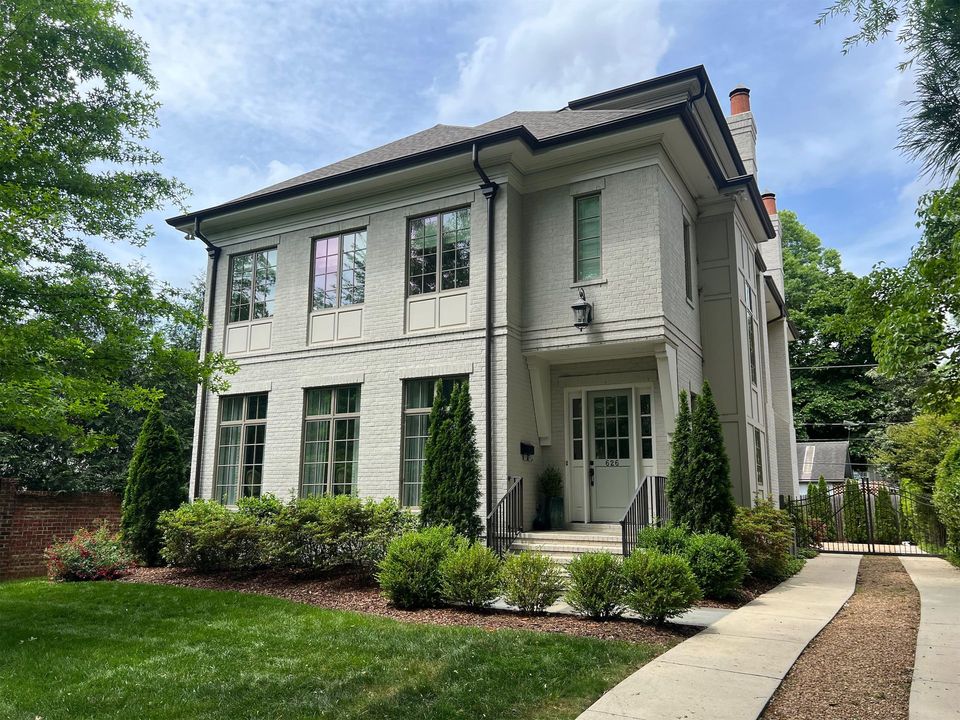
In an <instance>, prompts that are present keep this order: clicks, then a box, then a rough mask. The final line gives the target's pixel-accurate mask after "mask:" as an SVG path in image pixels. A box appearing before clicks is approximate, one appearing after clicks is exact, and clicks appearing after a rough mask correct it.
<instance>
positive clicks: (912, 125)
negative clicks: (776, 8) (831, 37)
mask: <svg viewBox="0 0 960 720" xmlns="http://www.w3.org/2000/svg"><path fill="white" fill-rule="evenodd" d="M838 16H847V17H852V19H853V21H854V23H856V24H857V25H858V26H859V30H858V31H857V32H856V33H854V34H853V35H850V36H848V37H847V38H845V39H844V41H843V52H844V53H847V52H849V51H850V50H851V49H853V48H854V47H855V46H857V45H859V44H860V43H864V44H872V43H875V42H877V41H878V40H879V39H880V38H882V37H884V36H886V35H888V34H890V33H891V32H892V28H894V27H897V28H899V30H898V33H897V41H898V42H899V43H900V45H901V46H902V47H903V49H904V51H905V52H906V56H907V60H906V61H905V62H903V63H901V64H900V70H906V69H907V68H911V69H912V70H913V71H914V73H915V76H916V79H917V94H916V97H915V98H914V99H913V100H910V101H909V102H907V103H906V106H907V108H908V113H909V114H908V116H907V117H906V118H905V119H904V120H903V122H902V123H901V124H900V145H899V147H900V149H901V150H903V151H904V153H906V154H907V155H908V156H909V157H911V158H914V159H916V160H918V161H919V162H920V163H921V166H922V167H923V169H924V171H926V172H927V173H928V174H930V175H933V176H940V177H944V178H946V177H950V176H953V175H955V174H956V172H957V170H958V169H960V8H958V6H957V2H956V0H836V1H835V2H834V4H833V5H832V6H830V7H829V8H827V9H826V10H825V11H824V12H823V13H822V14H821V15H820V17H819V18H818V19H817V23H818V24H821V25H822V24H823V23H824V22H826V21H827V20H828V19H829V18H831V17H834V18H835V17H838Z"/></svg>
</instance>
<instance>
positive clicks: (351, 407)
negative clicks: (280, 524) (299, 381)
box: [300, 385, 360, 497]
mask: <svg viewBox="0 0 960 720" xmlns="http://www.w3.org/2000/svg"><path fill="white" fill-rule="evenodd" d="M359 445H360V386H359V385H345V386H343V387H336V388H313V389H310V390H307V394H306V412H305V413H304V422H303V475H302V480H301V484H300V494H301V496H302V497H307V496H310V495H355V494H356V491H357V466H358V464H359V452H358V450H359Z"/></svg>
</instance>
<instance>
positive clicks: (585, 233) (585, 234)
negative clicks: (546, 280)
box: [574, 193, 600, 282]
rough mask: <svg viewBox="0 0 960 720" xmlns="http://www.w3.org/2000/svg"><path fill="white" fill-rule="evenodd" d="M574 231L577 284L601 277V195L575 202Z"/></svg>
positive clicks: (579, 198)
mask: <svg viewBox="0 0 960 720" xmlns="http://www.w3.org/2000/svg"><path fill="white" fill-rule="evenodd" d="M574 225H575V226H576V227H575V228H574V231H575V233H576V239H575V244H576V260H575V268H574V275H575V277H576V280H577V282H586V281H587V280H596V279H598V278H599V277H600V195H599V193H597V194H595V195H584V196H583V197H578V198H576V199H575V200H574Z"/></svg>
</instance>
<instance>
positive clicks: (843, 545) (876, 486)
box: [780, 478, 947, 555]
mask: <svg viewBox="0 0 960 720" xmlns="http://www.w3.org/2000/svg"><path fill="white" fill-rule="evenodd" d="M807 492H808V494H807V495H804V496H801V497H797V498H794V497H790V496H784V495H781V496H780V507H782V508H783V509H784V510H786V511H787V512H788V513H789V514H790V517H791V520H792V521H793V526H794V531H795V532H796V537H797V545H799V546H801V547H814V548H816V549H818V550H819V551H821V552H837V553H867V554H870V555H943V554H944V551H945V546H946V541H947V534H946V530H945V528H944V526H943V523H941V522H940V519H939V518H938V517H937V512H936V509H935V508H934V506H933V499H932V498H931V497H930V495H929V494H928V493H923V492H917V491H915V490H912V489H910V488H908V487H904V486H903V485H901V484H894V483H889V482H884V481H878V480H875V479H867V478H865V479H862V480H847V481H846V483H844V484H835V485H833V486H832V487H831V486H827V488H826V492H824V491H823V489H822V488H821V487H820V486H817V485H816V484H815V483H811V484H810V485H809V488H808V490H807Z"/></svg>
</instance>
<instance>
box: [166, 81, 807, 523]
mask: <svg viewBox="0 0 960 720" xmlns="http://www.w3.org/2000/svg"><path fill="white" fill-rule="evenodd" d="M731 106H732V114H731V116H730V117H725V114H724V112H723V110H722V109H721V107H720V105H719V103H718V101H717V98H716V96H715V94H714V91H713V90H712V88H711V86H710V84H709V81H708V79H707V76H706V73H705V71H704V69H703V68H702V67H696V68H691V69H689V70H684V71H681V72H677V73H673V74H670V75H665V76H663V77H659V78H655V79H653V80H649V81H645V82H641V83H637V84H635V85H631V86H628V87H624V88H619V89H616V90H611V91H609V92H605V93H601V94H598V95H594V96H592V97H588V98H582V99H580V100H576V101H572V102H570V103H569V104H568V106H567V107H565V108H563V109H561V110H559V111H556V112H516V113H511V114H509V115H506V116H504V117H502V118H498V119H496V120H493V121H491V122H489V123H486V124H484V125H479V126H477V127H454V126H443V125H438V126H436V127H433V128H430V129H429V130H425V131H423V132H421V133H417V134H415V135H412V136H410V137H408V138H404V139H402V140H398V141H397V142H394V143H391V144H389V145H385V146H383V147H381V148H377V149H375V150H371V151H369V152H367V153H363V154H361V155H358V156H356V157H353V158H350V159H348V160H344V161H342V162H339V163H336V164H334V165H331V166H328V167H326V168H322V169H320V170H317V171H314V172H311V173H307V174H305V175H302V176H300V177H296V178H293V179H291V180H288V181H286V182H283V183H280V184H278V185H275V186H272V187H269V188H266V189H264V190H260V191H258V192H255V193H253V194H251V195H247V196H244V197H242V198H239V199H237V200H234V201H231V202H228V203H224V204H223V205H219V206H217V207H213V208H208V209H205V210H200V211H198V212H195V213H190V214H187V215H184V216H181V217H177V218H172V219H170V220H169V221H168V222H169V223H170V224H171V225H173V226H175V227H177V228H179V229H181V230H183V231H184V232H187V233H193V234H194V235H196V236H197V237H198V238H200V239H202V240H203V241H204V242H206V243H207V245H208V248H209V251H210V252H209V254H210V263H209V266H208V272H207V285H208V289H209V292H208V294H207V298H208V300H207V302H208V310H209V317H210V322H211V327H210V330H209V333H208V335H207V337H206V344H205V351H223V352H225V353H226V354H227V355H228V356H230V357H232V358H234V359H236V361H237V363H238V364H239V366H240V371H239V372H238V373H237V375H235V376H234V377H233V378H232V380H231V388H230V390H229V392H228V393H227V394H224V395H222V396H217V395H214V394H212V393H209V392H201V393H200V394H199V400H198V408H199V412H198V420H197V428H196V437H195V452H194V457H193V467H192V482H191V496H192V497H203V498H218V499H220V500H222V501H224V502H227V503H233V502H235V500H236V498H237V497H238V496H241V495H243V494H257V493H266V492H272V493H274V494H276V495H278V496H280V497H286V496H288V495H289V494H291V493H293V494H310V493H317V492H354V493H358V494H360V495H362V496H369V497H375V498H382V497H395V498H398V500H400V501H401V502H403V503H404V504H408V505H416V503H417V498H418V493H419V485H418V482H419V468H420V461H421V460H422V448H423V440H422V439H423V435H424V433H425V427H426V424H425V414H424V413H425V411H426V409H428V408H429V406H430V401H431V392H432V385H433V381H434V380H435V379H436V378H438V377H442V378H449V379H456V378H466V379H468V380H469V382H470V391H471V395H472V399H473V407H474V412H475V415H476V421H477V427H478V438H479V440H480V451H481V456H482V459H481V463H482V467H483V468H485V475H487V476H488V477H487V479H486V481H485V487H483V488H481V490H482V492H483V494H484V500H483V506H482V507H481V511H482V512H488V511H489V509H490V508H491V507H493V506H494V505H495V504H496V503H497V501H498V500H499V498H500V497H501V496H502V494H503V493H504V491H505V489H506V486H507V478H508V476H523V477H525V478H527V482H526V483H525V493H526V496H527V498H526V502H525V508H526V515H527V517H528V518H529V516H530V515H532V513H533V510H534V495H535V492H536V487H535V483H534V482H533V480H534V479H535V477H536V475H537V474H538V473H539V472H540V471H541V470H542V469H543V468H544V467H546V466H547V465H555V466H557V467H559V468H562V469H563V470H564V475H565V506H566V513H567V521H568V522H571V523H575V522H610V521H617V520H619V519H620V517H621V516H622V514H623V511H624V508H625V506H626V505H627V504H628V503H629V501H630V500H631V498H632V496H633V495H634V490H635V488H636V487H637V485H638V483H639V482H640V480H641V479H642V478H643V477H644V476H647V475H663V474H665V473H666V471H667V467H668V464H669V433H670V431H671V430H672V427H673V422H674V417H675V414H676V410H677V396H678V392H679V391H680V390H681V389H685V390H688V391H693V392H697V391H698V389H699V387H700V384H701V382H702V380H703V379H704V378H706V379H707V380H709V381H710V383H711V386H712V388H713V391H714V394H715V396H716V400H717V404H718V407H719V410H720V413H721V420H722V422H723V428H724V434H725V439H726V445H727V450H728V453H729V456H730V463H731V470H732V477H733V489H734V494H735V497H736V498H737V500H738V501H739V502H741V503H745V504H748V503H750V502H751V501H752V499H753V498H754V497H756V496H757V495H758V494H760V493H762V494H764V495H776V494H777V493H779V492H789V493H790V494H796V493H797V490H796V486H797V469H796V452H795V440H794V432H793V418H792V410H791V390H790V375H789V370H788V362H787V342H788V339H789V336H790V330H789V326H788V323H787V320H786V316H785V312H784V303H783V273H782V262H781V249H780V240H779V236H778V232H777V229H778V221H777V216H776V208H775V202H774V198H773V196H772V195H770V194H767V195H764V196H761V194H760V192H759V190H758V186H757V181H756V177H755V174H756V168H755V164H754V158H755V152H754V143H755V138H756V126H755V124H754V120H753V115H752V113H751V112H750V110H749V91H747V90H745V89H737V90H735V91H734V92H733V93H731ZM475 157H476V158H477V159H476V161H474V158H475ZM580 288H582V289H583V291H584V294H585V297H586V300H587V301H588V302H589V303H590V304H591V306H592V320H591V322H590V324H589V325H588V326H587V327H586V328H584V329H582V330H580V329H578V328H576V327H574V313H573V311H572V310H571V306H572V305H573V304H574V303H575V302H576V301H577V300H578V291H579V289H580ZM488 428H489V431H488ZM522 445H523V446H532V450H533V454H532V456H531V455H529V448H527V450H528V453H527V454H522V453H521V446H522Z"/></svg>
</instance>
